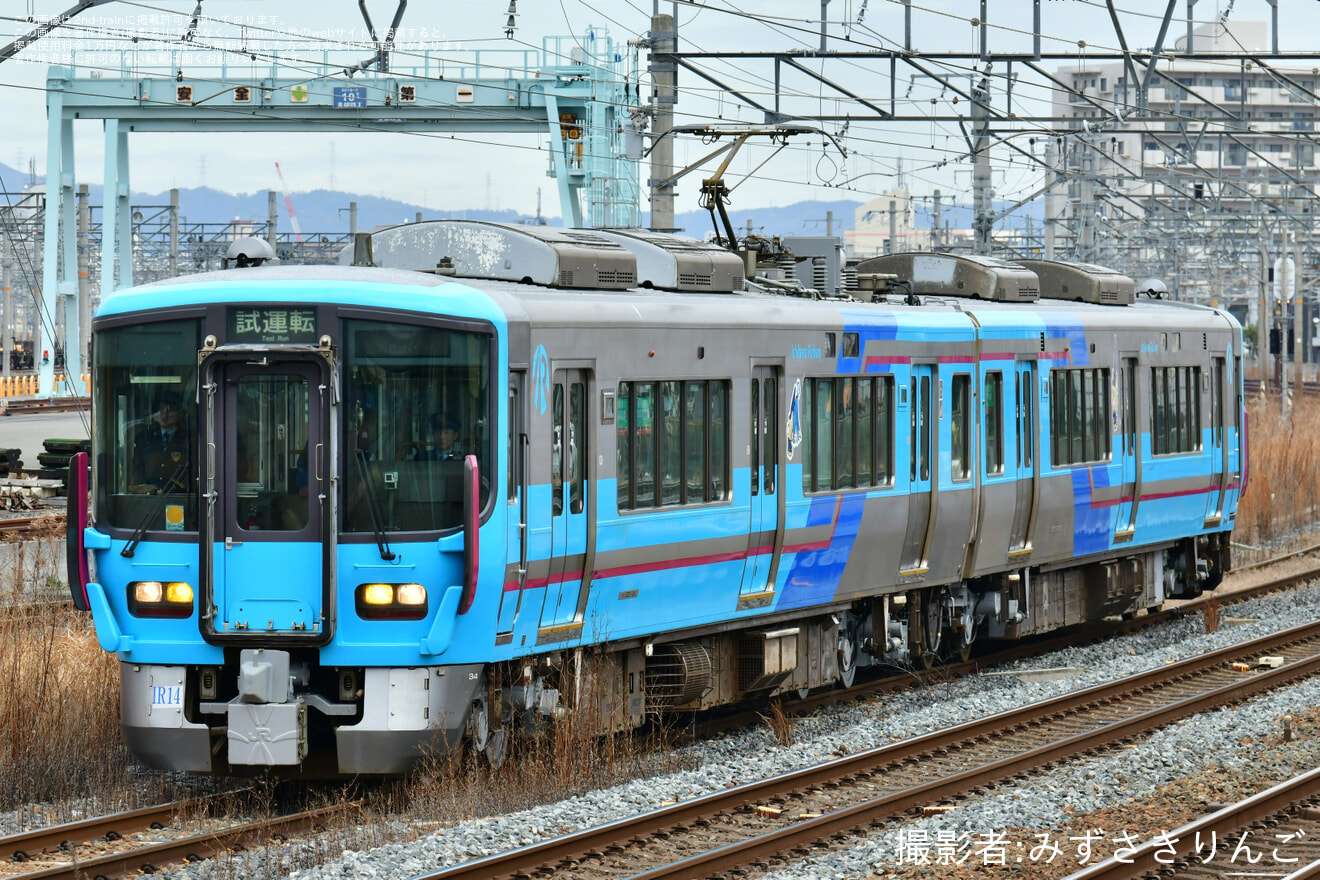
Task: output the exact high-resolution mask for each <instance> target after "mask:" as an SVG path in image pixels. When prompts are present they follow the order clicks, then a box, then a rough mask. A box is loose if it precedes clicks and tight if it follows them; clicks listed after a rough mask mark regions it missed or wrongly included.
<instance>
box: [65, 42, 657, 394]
mask: <svg viewBox="0 0 1320 880" xmlns="http://www.w3.org/2000/svg"><path fill="white" fill-rule="evenodd" d="M408 60H409V61H414V62H417V63H414V64H413V65H411V66H408V67H403V66H400V65H398V64H395V65H392V66H389V67H388V68H387V72H382V71H380V70H361V69H360V66H359V67H358V68H345V67H344V66H342V65H335V64H332V63H331V62H330V59H329V58H328V57H327V58H326V59H325V60H324V62H323V63H320V64H318V65H315V66H308V65H306V64H304V65H301V66H300V67H299V68H298V74H299V75H298V76H296V77H291V76H289V75H288V74H289V70H290V68H289V67H288V66H283V65H281V63H280V62H278V61H277V62H273V63H272V64H271V65H270V67H269V69H268V70H266V71H264V73H265V75H254V72H253V69H252V65H244V66H243V68H242V69H241V71H240V68H238V67H230V66H224V67H221V68H219V69H209V70H204V71H203V70H201V69H198V68H195V67H190V66H188V65H187V64H186V63H184V62H182V61H179V62H178V63H171V64H170V65H169V67H168V68H167V69H166V70H162V71H161V73H160V74H159V75H143V74H142V70H143V68H141V67H140V66H137V65H136V63H134V64H131V65H130V63H129V56H127V55H126V56H125V58H124V61H123V63H122V64H121V70H120V75H119V76H117V77H113V76H108V75H104V74H103V73H102V72H101V71H96V73H100V74H101V75H99V76H83V75H79V74H78V73H77V69H78V68H76V67H74V68H69V67H51V68H49V70H48V74H47V82H46V109H47V124H48V132H49V135H48V142H47V143H48V147H47V149H48V153H47V192H48V199H50V205H49V207H48V210H47V212H46V220H45V243H46V246H45V259H44V263H43V270H42V278H43V281H42V297H43V299H44V304H45V309H46V312H47V313H48V314H51V315H53V314H55V311H56V309H57V308H60V309H62V310H63V318H64V327H65V332H66V334H67V337H68V338H70V339H76V338H78V320H79V319H78V305H77V298H78V297H77V292H78V291H77V277H78V272H77V246H76V240H75V236H76V222H75V212H74V205H75V191H76V188H77V180H76V178H75V174H74V167H75V166H74V147H73V127H74V123H75V122H76V121H78V120H101V121H102V122H103V124H104V128H105V193H104V200H105V201H104V207H103V212H102V223H103V228H104V229H105V234H104V235H103V236H102V238H101V291H102V295H106V294H108V293H110V292H111V291H113V290H115V289H116V288H119V287H127V286H129V285H131V284H132V283H133V257H132V254H133V248H132V246H131V244H132V235H133V229H132V219H131V212H130V210H129V193H130V188H129V162H128V157H129V134H130V133H134V132H181V131H189V132H198V131H217V132H312V131H318V130H319V131H326V130H330V131H333V132H353V131H370V132H411V133H420V134H424V135H430V136H435V137H438V138H439V137H444V136H448V135H451V134H456V133H460V132H463V133H473V132H475V133H487V134H493V133H502V134H503V133H548V135H549V145H550V149H549V154H550V162H549V167H548V174H549V175H550V176H551V177H553V178H555V180H556V182H557V184H558V187H559V197H560V203H561V206H562V209H563V217H564V223H565V225H567V226H575V227H576V226H586V225H590V226H596V227H612V226H636V225H638V222H639V214H638V210H639V209H638V198H639V189H638V174H637V162H636V161H635V160H632V159H628V158H627V156H626V155H625V151H624V140H625V131H626V130H627V129H628V128H629V127H630V119H631V114H630V109H635V105H636V101H637V92H636V90H635V89H634V88H632V84H633V83H636V81H637V75H636V74H637V62H636V55H635V53H634V52H632V51H631V50H628V49H627V48H626V47H623V46H616V44H615V43H614V41H613V40H611V39H610V37H609V35H608V33H607V32H605V31H604V30H602V29H598V28H592V29H590V30H588V32H587V33H586V34H585V36H582V37H549V38H546V39H545V40H544V41H543V44H542V49H541V50H540V51H533V50H522V51H513V52H510V51H507V50H492V51H488V52H475V53H464V58H463V63H456V62H455V60H454V55H453V53H450V54H448V55H446V56H444V57H440V56H431V55H429V54H421V55H410V56H409V58H408ZM584 193H585V196H586V198H585V200H586V202H587V206H586V209H585V211H584V208H583V204H582V203H583V194H584ZM50 332H53V326H52V327H51V329H50V330H47V328H46V325H45V324H43V325H42V340H41V346H40V348H42V349H43V350H44V349H51V348H53V343H54V340H53V339H51V338H48V336H47V334H48V333H50ZM70 349H71V353H72V354H73V355H74V357H72V358H71V362H70V363H69V364H68V367H67V370H66V372H67V374H68V375H69V376H70V377H76V376H79V375H80V374H81V373H82V372H84V369H83V364H82V363H81V359H82V353H81V352H76V351H73V350H74V349H75V347H73V346H70ZM53 373H54V365H53V364H45V365H42V371H41V387H42V388H51V387H53V382H52V380H53ZM72 385H73V386H74V387H71V388H70V390H71V391H73V392H76V393H85V389H81V388H77V387H76V383H72Z"/></svg>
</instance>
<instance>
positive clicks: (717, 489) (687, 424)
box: [574, 380, 729, 512]
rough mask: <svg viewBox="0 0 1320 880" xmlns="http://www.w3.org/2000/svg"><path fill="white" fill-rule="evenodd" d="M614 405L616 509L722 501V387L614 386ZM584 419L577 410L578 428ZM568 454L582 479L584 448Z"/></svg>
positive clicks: (725, 398)
mask: <svg viewBox="0 0 1320 880" xmlns="http://www.w3.org/2000/svg"><path fill="white" fill-rule="evenodd" d="M617 401H618V406H617V414H616V421H617V425H618V431H617V442H616V447H615V460H616V462H617V465H616V470H617V473H618V491H617V504H618V509H619V510H620V511H624V510H640V509H646V508H653V507H671V506H678V505H680V504H703V503H705V502H707V501H726V500H728V497H729V488H728V487H729V435H728V430H727V423H728V422H727V416H728V404H729V383H728V382H727V381H719V382H707V381H704V380H703V381H699V382H678V381H673V382H620V383H619V391H618V397H617ZM657 401H658V402H659V419H658V422H659V423H658V424H657V419H656V407H655V404H656V402H657ZM585 402H586V397H585V389H584V391H583V403H584V404H585ZM576 417H577V416H576V411H575V418H576ZM585 418H586V414H585V406H584V407H583V410H582V419H583V420H584V421H583V423H582V426H581V430H585V427H586V422H585ZM575 449H576V451H575V453H574V454H575V455H576V456H577V458H576V459H575V461H576V462H577V466H578V467H579V468H580V469H581V473H582V474H583V475H584V476H585V473H586V467H587V465H588V459H587V458H586V456H587V454H588V450H587V449H586V448H585V446H583V447H582V448H576V447H575ZM657 474H659V476H660V480H659V482H658V484H657V480H656V475H657ZM657 485H658V489H657ZM574 503H576V496H575V502H574ZM575 512H577V510H576V509H575Z"/></svg>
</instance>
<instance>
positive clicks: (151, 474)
mask: <svg viewBox="0 0 1320 880" xmlns="http://www.w3.org/2000/svg"><path fill="white" fill-rule="evenodd" d="M191 447H192V436H191V434H190V433H189V431H188V425H187V422H186V420H185V419H184V416H183V408H182V406H181V405H180V402H179V397H178V395H175V394H163V395H161V398H160V400H159V402H158V403H157V405H156V412H155V413H153V414H152V417H151V419H150V421H149V422H148V423H147V424H145V425H143V426H142V428H141V429H140V430H139V431H138V433H137V434H136V435H135V437H134V438H133V458H132V462H131V465H130V472H129V484H130V485H129V491H130V492H134V493H137V494H152V495H154V494H157V493H160V492H179V491H187V488H188V484H189V482H190V476H189V470H190V469H189V455H190V451H191Z"/></svg>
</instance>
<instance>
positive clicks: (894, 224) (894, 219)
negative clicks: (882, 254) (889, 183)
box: [889, 199, 898, 254]
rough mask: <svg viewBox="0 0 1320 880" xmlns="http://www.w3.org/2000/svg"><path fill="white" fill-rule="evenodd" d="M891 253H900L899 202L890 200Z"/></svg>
mask: <svg viewBox="0 0 1320 880" xmlns="http://www.w3.org/2000/svg"><path fill="white" fill-rule="evenodd" d="M889 253H891V254H896V253H898V202H896V201H894V200H893V199H890V200H889Z"/></svg>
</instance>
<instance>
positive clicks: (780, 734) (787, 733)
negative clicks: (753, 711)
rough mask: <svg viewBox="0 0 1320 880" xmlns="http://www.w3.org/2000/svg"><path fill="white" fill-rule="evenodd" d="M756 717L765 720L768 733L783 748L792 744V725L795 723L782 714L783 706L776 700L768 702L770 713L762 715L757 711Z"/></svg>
mask: <svg viewBox="0 0 1320 880" xmlns="http://www.w3.org/2000/svg"><path fill="white" fill-rule="evenodd" d="M757 715H758V717H760V719H761V720H762V721H764V722H765V726H766V727H768V728H770V735H771V736H773V737H774V738H775V742H777V743H779V744H780V745H781V746H783V747H784V748H788V747H789V746H791V745H792V744H793V738H794V736H793V734H794V727H795V726H796V723H795V722H794V720H793V719H792V718H790V717H789V716H788V715H786V714H784V706H783V704H782V703H780V702H779V701H778V700H775V701H774V702H773V703H771V704H770V714H769V715H763V714H761V713H759V712H758V713H757Z"/></svg>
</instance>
